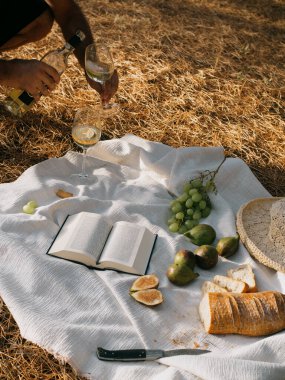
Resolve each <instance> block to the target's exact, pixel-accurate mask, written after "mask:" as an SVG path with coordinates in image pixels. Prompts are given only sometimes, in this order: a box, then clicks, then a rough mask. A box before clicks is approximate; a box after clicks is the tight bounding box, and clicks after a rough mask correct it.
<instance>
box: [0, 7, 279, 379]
mask: <svg viewBox="0 0 285 380" xmlns="http://www.w3.org/2000/svg"><path fill="white" fill-rule="evenodd" d="M79 3H80V4H81V6H82V8H83V9H84V11H85V14H86V16H87V18H88V20H89V21H90V24H91V26H92V30H93V32H94V36H95V38H96V39H97V41H99V40H100V41H105V42H107V43H108V44H110V46H111V47H112V50H113V53H114V58H115V61H116V66H117V68H118V71H119V75H120V88H119V91H118V93H117V95H116V101H117V102H118V103H119V104H120V106H121V112H120V114H119V116H118V117H115V118H113V119H110V120H108V122H107V123H106V124H105V125H104V126H103V129H104V130H103V132H104V133H103V138H105V139H107V138H117V137H121V136H123V135H124V134H126V133H133V134H135V135H137V136H140V137H143V138H146V139H149V140H153V141H159V142H163V143H165V144H168V145H171V146H173V147H180V146H199V145H200V146H201V145H202V146H213V145H214V146H217V145H223V146H224V148H225V152H226V155H227V156H229V157H240V158H242V159H243V160H244V161H245V162H246V163H247V164H248V165H249V166H250V168H251V169H252V171H253V172H254V173H255V175H256V176H257V177H258V179H259V180H260V181H261V183H262V184H263V185H264V186H265V187H266V188H267V189H268V190H269V191H270V193H271V194H272V195H273V196H284V194H285V131H284V129H285V124H284V116H285V111H284V98H285V70H284V56H285V41H284V32H285V2H284V0H258V1H257V0H219V1H218V0H143V1H140V0H98V1H97V0H96V1H95V0H81V1H80V2H79ZM62 43H63V40H62V36H61V34H60V31H59V29H58V28H57V27H56V26H54V28H53V31H52V33H51V34H49V36H48V37H46V38H45V39H44V40H42V41H40V42H38V43H35V44H31V45H29V46H26V47H24V48H21V49H19V50H18V51H15V52H12V53H10V52H9V54H8V53H5V54H3V55H2V58H4V57H6V58H13V57H21V58H31V57H34V58H40V57H41V56H42V55H43V54H44V53H46V52H47V50H49V49H50V48H51V47H53V48H56V47H60V46H61V45H62ZM5 91H6V90H5V89H1V94H0V101H1V100H3V99H4V96H5ZM98 102H99V98H98V96H97V95H96V93H95V92H94V91H93V90H91V88H90V87H88V85H87V83H86V82H85V79H84V77H83V75H82V72H81V69H80V68H79V66H78V64H77V63H76V60H75V59H74V58H72V59H71V64H70V66H69V68H68V70H67V71H66V73H65V74H64V75H63V77H62V80H61V83H60V84H59V86H58V88H57V89H56V91H54V92H53V93H52V95H51V96H50V97H48V98H45V99H42V100H41V101H40V102H39V103H38V105H37V106H36V107H34V109H33V111H31V112H30V113H29V114H27V115H26V116H25V117H24V118H23V119H22V120H17V119H15V118H13V117H11V116H10V115H8V114H7V113H6V112H5V111H4V110H3V109H2V108H0V145H1V150H0V167H1V171H0V182H11V181H14V180H15V179H16V178H17V177H18V176H19V175H20V174H21V173H22V172H23V171H24V170H25V169H27V168H28V167H29V166H31V165H34V164H36V163H38V162H40V161H43V160H45V159H48V158H50V157H60V156H62V155H64V154H65V153H66V152H67V151H68V150H70V149H76V150H77V149H78V148H77V147H76V146H75V145H74V143H73V142H72V140H71V137H70V128H71V123H72V119H73V116H74V113H75V110H76V109H77V108H78V107H79V106H81V105H82V106H83V105H84V106H85V105H89V106H90V107H92V106H94V105H95V104H97V103H98ZM0 378H1V379H11V380H12V379H16V378H19V379H24V380H28V379H33V378H34V379H62V380H63V379H79V378H80V377H78V376H77V375H76V373H75V372H74V371H73V370H72V368H70V367H69V366H68V365H66V364H63V363H61V362H60V361H57V360H56V359H55V358H53V357H52V356H51V355H49V354H48V353H47V352H45V351H44V350H43V349H41V348H39V347H37V346H35V345H33V344H31V343H30V342H27V341H25V340H24V339H22V338H21V336H20V333H19V330H18V328H17V326H16V324H15V322H14V320H13V317H12V316H11V314H10V313H9V311H8V309H7V307H6V306H5V304H4V303H0Z"/></svg>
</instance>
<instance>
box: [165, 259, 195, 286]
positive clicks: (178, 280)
mask: <svg viewBox="0 0 285 380" xmlns="http://www.w3.org/2000/svg"><path fill="white" fill-rule="evenodd" d="M166 275H167V277H168V279H169V281H171V282H172V283H173V284H175V285H179V286H182V285H187V284H189V283H190V282H191V281H193V280H195V279H196V278H197V277H198V276H199V274H198V273H194V272H193V270H192V269H191V268H190V267H189V266H188V265H177V264H171V265H170V266H169V267H168V270H167V273H166Z"/></svg>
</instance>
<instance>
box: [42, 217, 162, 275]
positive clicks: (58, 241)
mask: <svg viewBox="0 0 285 380" xmlns="http://www.w3.org/2000/svg"><path fill="white" fill-rule="evenodd" d="M156 236H157V235H156V234H153V233H152V232H151V231H150V230H149V229H147V228H146V227H143V226H140V225H138V224H136V223H130V222H124V221H119V222H116V223H114V224H113V225H112V224H111V223H110V222H109V221H108V219H107V218H105V217H102V216H101V215H99V214H96V213H91V212H80V213H78V214H74V215H69V216H68V217H67V218H66V220H65V221H64V223H63V225H62V226H61V228H60V230H59V232H58V233H57V235H56V237H55V239H54V241H53V243H52V245H51V246H50V248H49V250H48V252H47V254H48V255H51V256H56V257H60V258H62V259H66V260H70V261H75V262H77V263H80V264H84V265H86V266H88V267H91V268H97V269H113V270H117V271H121V272H126V273H132V274H136V275H143V274H145V273H146V271H147V267H148V263H149V260H150V257H151V254H152V251H153V248H154V243H155V240H156Z"/></svg>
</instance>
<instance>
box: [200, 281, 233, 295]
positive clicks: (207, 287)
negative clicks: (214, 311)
mask: <svg viewBox="0 0 285 380" xmlns="http://www.w3.org/2000/svg"><path fill="white" fill-rule="evenodd" d="M202 292H203V293H209V292H212V293H214V292H215V293H224V292H227V290H226V289H225V288H222V287H221V286H220V285H217V284H215V283H214V282H212V281H205V282H204V283H203V285H202Z"/></svg>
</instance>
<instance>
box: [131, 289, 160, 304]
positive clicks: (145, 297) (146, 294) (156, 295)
mask: <svg viewBox="0 0 285 380" xmlns="http://www.w3.org/2000/svg"><path fill="white" fill-rule="evenodd" d="M131 296H132V297H133V298H134V299H135V300H136V301H138V302H140V303H142V304H144V305H147V306H156V305H159V304H161V303H162V302H163V296H162V293H161V292H160V291H159V290H157V289H146V290H139V291H137V292H133V293H131Z"/></svg>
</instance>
